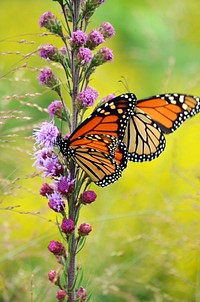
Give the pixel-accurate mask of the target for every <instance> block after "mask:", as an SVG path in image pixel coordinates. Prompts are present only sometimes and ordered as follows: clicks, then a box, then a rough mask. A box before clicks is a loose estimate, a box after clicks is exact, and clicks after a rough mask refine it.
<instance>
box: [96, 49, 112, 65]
mask: <svg viewBox="0 0 200 302" xmlns="http://www.w3.org/2000/svg"><path fill="white" fill-rule="evenodd" d="M99 54H100V56H101V58H102V61H103V62H107V61H109V62H112V61H113V52H112V50H111V49H109V48H107V47H102V48H101V49H100V50H99Z"/></svg>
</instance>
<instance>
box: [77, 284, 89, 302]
mask: <svg viewBox="0 0 200 302" xmlns="http://www.w3.org/2000/svg"><path fill="white" fill-rule="evenodd" d="M86 298H87V292H86V290H85V288H83V287H82V286H81V287H80V288H79V289H78V291H77V293H76V299H79V300H78V301H79V302H84V301H85V300H86Z"/></svg>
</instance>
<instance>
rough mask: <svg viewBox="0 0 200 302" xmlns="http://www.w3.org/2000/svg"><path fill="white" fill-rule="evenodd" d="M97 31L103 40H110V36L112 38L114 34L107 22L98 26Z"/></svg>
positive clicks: (112, 28)
mask: <svg viewBox="0 0 200 302" xmlns="http://www.w3.org/2000/svg"><path fill="white" fill-rule="evenodd" d="M99 31H100V33H101V34H102V35H103V37H104V38H105V39H108V38H112V36H114V34H115V30H114V27H113V26H112V24H110V23H109V22H104V23H102V24H101V25H100V28H99Z"/></svg>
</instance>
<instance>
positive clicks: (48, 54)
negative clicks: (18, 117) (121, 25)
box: [34, 0, 114, 302]
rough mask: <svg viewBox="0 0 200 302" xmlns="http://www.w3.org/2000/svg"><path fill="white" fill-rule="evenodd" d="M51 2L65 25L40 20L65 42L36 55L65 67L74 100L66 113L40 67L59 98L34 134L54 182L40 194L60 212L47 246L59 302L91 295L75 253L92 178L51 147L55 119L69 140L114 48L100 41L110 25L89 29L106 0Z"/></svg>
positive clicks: (91, 197)
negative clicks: (96, 77)
mask: <svg viewBox="0 0 200 302" xmlns="http://www.w3.org/2000/svg"><path fill="white" fill-rule="evenodd" d="M53 1H57V2H58V3H59V4H60V6H61V9H62V12H63V16H64V21H65V26H62V25H61V24H62V23H61V22H60V21H59V20H58V19H57V18H56V17H55V16H54V15H53V13H51V12H46V13H44V14H43V15H42V16H41V17H40V20H39V24H40V27H42V28H46V29H47V30H48V31H50V32H51V33H53V34H56V35H57V36H59V37H60V38H61V40H62V41H63V43H64V45H63V47H61V48H60V49H58V48H57V47H55V46H54V45H52V44H47V45H42V46H40V48H39V53H40V57H41V58H42V59H45V60H46V61H47V62H48V63H49V64H51V62H54V63H55V62H56V63H57V64H61V66H62V67H63V70H64V73H65V75H66V85H65V86H66V88H67V91H68V99H69V98H71V102H72V113H71V114H70V112H69V109H68V106H67V104H66V102H65V98H64V97H63V95H62V90H61V87H62V86H64V85H61V83H60V80H59V79H58V77H57V76H56V75H55V74H54V72H53V71H52V69H51V68H49V67H48V68H44V69H42V70H41V72H40V75H39V78H38V79H39V83H40V84H41V85H43V86H46V87H47V88H49V89H52V90H53V91H54V92H55V93H56V94H57V96H58V99H56V100H55V101H53V102H52V103H51V104H50V105H49V107H48V112H49V115H50V117H51V118H53V120H52V122H51V123H48V122H44V123H43V124H42V126H41V128H40V129H37V130H35V132H34V136H35V140H36V146H35V159H36V160H35V165H36V167H37V169H38V170H40V171H41V172H43V176H44V177H45V178H46V177H48V178H50V179H51V181H52V183H50V184H49V183H47V182H45V183H44V184H43V185H42V187H41V189H40V194H41V195H42V196H44V197H46V198H47V200H48V206H49V207H50V209H52V210H53V211H55V212H56V213H58V220H57V225H58V228H59V232H60V234H61V235H62V241H63V242H58V241H55V240H52V241H51V242H50V244H49V246H48V249H49V251H50V252H52V253H53V254H54V255H55V257H56V259H57V261H58V263H59V264H61V266H62V268H63V270H62V273H58V272H57V271H54V270H51V271H50V272H49V274H48V277H49V280H50V281H51V282H53V283H54V284H55V285H56V286H58V287H59V290H58V292H57V295H56V298H57V301H68V302H74V301H89V299H90V296H89V295H88V294H87V292H86V290H85V289H84V288H83V286H82V284H81V283H82V277H81V272H80V270H77V266H76V254H77V253H78V252H79V251H80V250H81V249H82V248H83V246H84V243H85V240H86V237H87V236H88V235H89V234H90V232H91V231H92V227H91V225H90V224H89V223H82V224H81V225H80V226H78V227H77V224H78V218H79V215H80V209H81V207H83V206H84V205H89V204H91V203H93V202H94V201H95V199H96V194H95V192H94V191H92V190H88V186H89V184H90V182H91V181H90V179H89V178H88V176H87V175H86V174H85V173H84V172H81V171H80V168H77V166H76V165H75V163H74V162H73V161H72V160H71V161H69V162H68V159H67V158H64V157H62V156H61V154H59V153H58V152H57V150H56V148H55V146H56V142H57V139H58V137H59V136H60V135H61V131H60V130H59V129H58V128H57V127H56V126H55V125H54V121H56V119H60V120H62V121H63V123H64V125H63V127H64V128H65V122H66V126H67V127H68V134H66V135H65V139H67V138H68V137H69V135H70V133H72V132H73V131H74V130H75V129H76V127H77V125H78V124H79V123H80V122H82V119H83V116H84V113H85V111H86V109H87V108H88V107H90V106H93V105H94V102H95V100H96V99H97V97H98V92H97V91H96V90H95V89H94V88H93V87H89V86H88V84H89V81H90V77H91V75H92V74H93V73H94V71H95V69H96V68H97V67H98V66H100V65H102V64H104V63H106V62H109V61H112V60H113V54H112V51H111V50H110V49H108V48H106V47H101V46H100V45H101V44H102V43H104V41H105V40H106V39H109V38H111V37H112V36H113V35H114V28H113V27H112V25H111V24H110V23H108V22H104V23H102V24H101V25H100V27H99V29H98V30H96V29H95V30H92V31H90V32H89V33H87V27H88V22H89V20H90V18H91V16H92V15H93V14H94V12H95V10H96V9H97V8H98V7H99V6H100V5H101V4H103V3H104V2H105V0H73V1H71V0H68V1H67V0H65V1H63V0H53ZM97 47H99V49H97ZM65 90H66V89H65ZM63 127H62V128H63Z"/></svg>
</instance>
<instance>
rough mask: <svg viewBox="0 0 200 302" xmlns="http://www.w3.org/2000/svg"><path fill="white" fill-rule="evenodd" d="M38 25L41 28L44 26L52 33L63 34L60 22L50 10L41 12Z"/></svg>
mask: <svg viewBox="0 0 200 302" xmlns="http://www.w3.org/2000/svg"><path fill="white" fill-rule="evenodd" d="M39 25H40V27H41V28H42V27H44V28H46V29H48V30H49V31H50V32H52V33H54V34H58V35H60V36H62V35H63V34H62V27H61V24H60V22H59V21H58V20H57V19H56V17H55V16H54V14H52V12H45V13H44V14H42V15H41V17H40V19H39Z"/></svg>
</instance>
